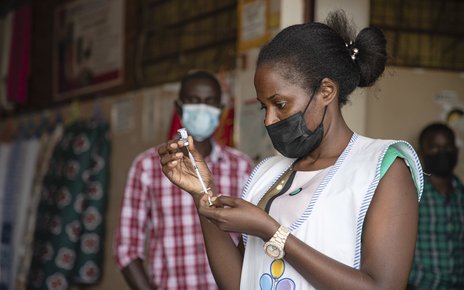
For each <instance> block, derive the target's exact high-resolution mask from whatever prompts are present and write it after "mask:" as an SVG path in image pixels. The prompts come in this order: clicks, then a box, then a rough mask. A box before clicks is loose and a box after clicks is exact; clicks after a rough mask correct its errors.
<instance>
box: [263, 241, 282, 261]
mask: <svg viewBox="0 0 464 290" xmlns="http://www.w3.org/2000/svg"><path fill="white" fill-rule="evenodd" d="M266 254H268V255H269V256H270V257H271V258H274V259H279V257H280V256H281V255H282V250H281V249H280V248H278V247H276V246H275V245H273V244H270V243H269V244H267V245H266Z"/></svg>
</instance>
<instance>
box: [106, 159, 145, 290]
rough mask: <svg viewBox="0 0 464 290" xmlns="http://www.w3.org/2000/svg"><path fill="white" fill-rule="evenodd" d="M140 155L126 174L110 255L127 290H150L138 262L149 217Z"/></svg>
mask: <svg viewBox="0 0 464 290" xmlns="http://www.w3.org/2000/svg"><path fill="white" fill-rule="evenodd" d="M144 160H146V159H145V158H144V157H143V155H142V156H140V157H139V158H137V159H136V160H135V161H134V163H133V164H132V166H131V169H130V170H129V174H128V178H127V183H126V187H125V190H124V195H123V198H122V203H121V211H120V217H119V225H118V227H117V228H116V235H115V240H114V248H113V254H114V257H115V260H116V264H117V266H118V268H119V269H120V270H121V272H122V274H123V276H124V278H125V280H126V282H127V283H128V284H129V286H130V287H131V289H135V290H137V289H139V290H141V289H144V290H145V289H152V286H151V285H150V280H149V278H148V277H149V276H148V275H147V272H146V270H145V267H144V264H143V262H142V259H143V257H144V249H145V232H146V230H147V221H148V219H149V218H150V216H151V214H152V213H151V209H150V201H149V190H148V188H147V185H146V184H145V183H144V182H143V181H142V178H141V177H142V176H143V174H144V166H143V163H144V162H143V161H144Z"/></svg>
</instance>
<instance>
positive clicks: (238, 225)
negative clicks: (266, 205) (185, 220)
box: [199, 196, 280, 240]
mask: <svg viewBox="0 0 464 290" xmlns="http://www.w3.org/2000/svg"><path fill="white" fill-rule="evenodd" d="M214 205H215V206H212V207H210V206H209V205H208V200H207V197H206V196H205V197H203V198H202V199H201V201H200V206H199V212H200V214H201V215H203V216H205V217H206V218H208V219H209V220H210V221H211V222H213V223H214V224H216V225H217V226H218V227H219V228H220V229H221V230H223V231H227V232H237V233H244V234H249V235H253V236H257V237H260V238H262V239H263V240H268V239H269V238H271V237H272V235H274V233H275V232H276V231H277V229H278V228H279V226H280V225H279V223H278V222H277V221H275V220H274V219H273V218H272V217H271V216H270V215H269V214H267V213H266V212H265V211H264V210H262V209H261V208H259V207H257V206H255V205H253V204H252V203H250V202H248V201H245V200H243V199H241V198H235V197H230V196H218V197H217V198H215V199H214Z"/></svg>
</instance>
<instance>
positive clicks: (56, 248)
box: [28, 121, 110, 290]
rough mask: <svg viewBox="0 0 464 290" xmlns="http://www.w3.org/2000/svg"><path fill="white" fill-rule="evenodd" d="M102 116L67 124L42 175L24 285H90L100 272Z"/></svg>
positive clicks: (104, 165) (105, 139)
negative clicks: (30, 253) (100, 119)
mask: <svg viewBox="0 0 464 290" xmlns="http://www.w3.org/2000/svg"><path fill="white" fill-rule="evenodd" d="M109 154H110V142H109V129H108V124H107V123H105V122H103V121H99V122H97V121H90V122H88V121H87V122H84V121H77V122H75V123H73V124H71V125H68V126H67V127H66V128H65V130H64V133H63V138H62V139H61V140H60V141H59V142H58V144H57V146H56V147H55V150H54V152H53V154H52V157H51V159H50V166H49V168H48V171H47V173H46V175H45V177H44V179H43V189H42V192H41V198H40V201H39V207H38V214H37V220H36V227H35V234H34V245H33V257H32V262H31V268H30V272H29V278H28V289H59V290H64V289H70V287H71V285H72V284H73V283H84V284H92V283H95V282H97V281H98V280H99V278H100V276H101V272H102V269H101V267H102V259H103V243H104V219H105V210H106V203H107V194H106V192H107V188H108V181H109V180H108V178H109V164H108V160H109Z"/></svg>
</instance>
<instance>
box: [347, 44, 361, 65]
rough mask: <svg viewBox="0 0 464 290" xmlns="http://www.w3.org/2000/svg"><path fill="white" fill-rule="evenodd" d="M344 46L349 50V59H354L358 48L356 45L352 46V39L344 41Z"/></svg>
mask: <svg viewBox="0 0 464 290" xmlns="http://www.w3.org/2000/svg"><path fill="white" fill-rule="evenodd" d="M345 46H346V48H348V49H349V50H350V55H351V59H352V60H356V55H357V54H358V53H359V49H358V48H357V47H353V41H350V43H345Z"/></svg>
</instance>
